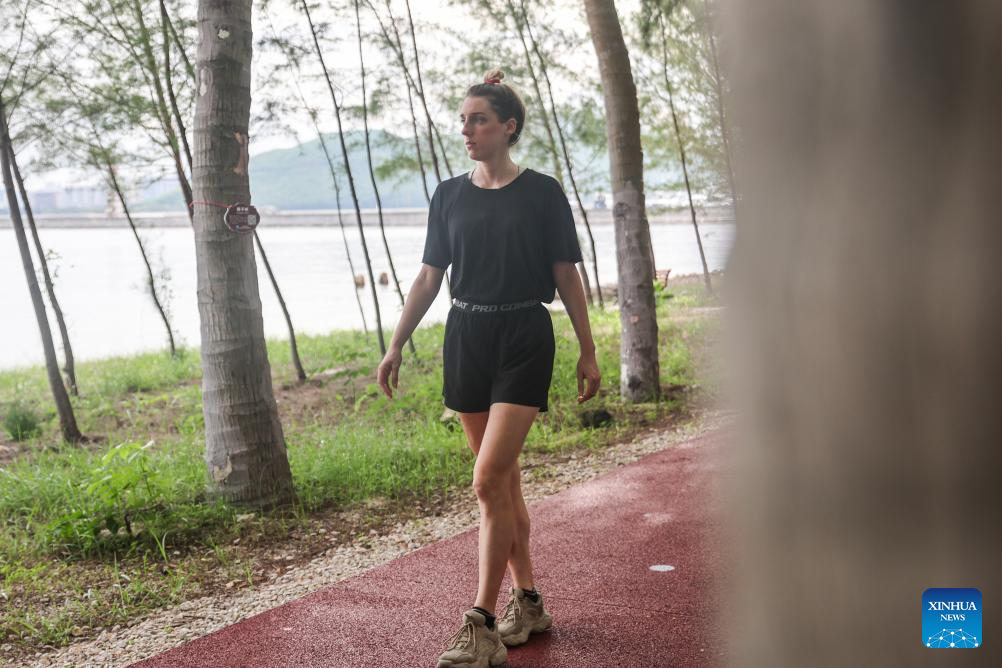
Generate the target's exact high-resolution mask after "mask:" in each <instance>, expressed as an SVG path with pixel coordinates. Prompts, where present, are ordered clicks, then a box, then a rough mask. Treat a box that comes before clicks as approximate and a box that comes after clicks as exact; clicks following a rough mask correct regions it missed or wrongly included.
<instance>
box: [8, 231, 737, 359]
mask: <svg viewBox="0 0 1002 668" xmlns="http://www.w3.org/2000/svg"><path fill="white" fill-rule="evenodd" d="M592 230H593V234H594V236H595V244H596V246H597V252H598V266H599V274H600V277H601V279H602V283H603V284H610V283H614V282H615V278H616V255H615V246H614V238H613V226H612V225H593V226H592ZM700 230H701V232H702V236H703V247H704V249H705V251H706V256H707V257H706V259H707V263H708V264H709V266H710V269H711V270H713V269H722V268H723V266H724V264H725V262H726V260H727V256H728V253H729V252H730V249H731V244H732V242H733V237H734V226H733V225H731V224H719V223H717V224H710V223H707V224H703V225H702V226H701V227H700ZM346 232H347V237H348V244H349V247H350V248H351V257H352V261H353V262H354V263H355V272H356V273H358V274H363V273H366V272H365V266H364V263H363V262H362V257H363V256H362V250H361V243H360V241H359V235H358V228H357V227H355V226H352V228H351V229H347V230H346ZM579 232H580V233H581V239H582V251H583V252H584V254H585V258H586V261H587V262H588V266H589V275H590V274H591V271H590V268H591V263H590V260H588V258H590V257H591V251H590V248H588V247H587V246H586V245H585V242H586V241H587V237H586V235H585V234H584V231H583V227H580V226H579ZM39 234H40V236H41V238H42V244H43V245H44V246H45V248H46V250H47V252H49V253H50V254H51V255H52V256H53V259H52V260H51V264H50V267H51V268H53V269H54V270H55V272H56V294H57V296H58V297H59V301H60V304H61V306H62V308H63V311H64V313H65V315H66V320H67V326H68V327H69V331H70V340H71V342H72V344H73V350H74V353H75V355H76V357H77V359H94V358H100V357H108V356H112V355H123V354H128V353H134V352H139V351H146V350H155V349H158V348H165V347H166V338H165V332H164V328H163V324H162V322H161V320H160V317H159V314H158V313H157V312H156V309H155V307H154V306H153V303H152V300H151V299H150V298H149V296H148V294H147V293H146V278H145V276H146V272H145V268H144V267H143V264H142V260H141V258H140V255H139V252H138V247H137V245H136V242H135V239H134V238H133V237H132V232H131V231H130V230H129V229H128V228H124V229H118V228H113V229H109V228H104V229H53V228H50V229H41V230H39ZM651 234H652V238H653V241H654V256H655V258H656V260H657V265H658V268H660V269H664V268H668V267H671V269H672V275H681V274H689V273H698V272H700V271H701V267H700V262H699V252H698V250H697V247H696V239H695V233H694V231H693V229H692V226H691V225H680V224H654V225H652V226H651ZM140 235H141V236H142V238H143V240H144V242H145V244H146V246H147V249H148V252H149V253H150V255H151V256H152V260H153V264H154V269H155V270H159V271H167V272H169V275H170V279H169V281H168V287H169V295H168V302H169V307H170V312H171V316H172V318H171V320H172V323H173V326H174V331H175V338H176V339H177V340H178V342H179V345H190V346H195V345H198V337H199V334H198V332H199V322H198V306H197V303H196V301H195V284H196V276H195V246H194V239H193V236H192V232H191V230H190V229H188V228H146V229H141V230H140ZM259 235H260V237H261V242H262V243H263V244H264V247H265V250H266V251H267V252H268V259H269V260H270V262H271V265H272V268H273V270H274V271H275V274H276V277H277V279H278V282H279V286H280V287H281V289H282V293H283V296H284V297H285V300H286V304H287V305H288V307H289V312H290V314H291V316H292V322H293V325H294V326H295V327H296V331H297V333H299V332H303V333H309V334H321V333H327V332H329V331H330V330H332V329H361V328H362V320H361V316H360V314H359V310H358V303H357V301H356V299H355V294H354V283H353V281H352V276H351V271H350V270H349V267H348V262H347V259H346V255H345V249H344V241H343V240H342V236H341V231H340V229H338V228H336V227H334V228H325V227H281V228H275V227H272V228H268V227H262V228H260V229H259ZM386 236H387V240H388V243H389V245H390V249H391V251H392V253H393V262H394V265H395V267H396V270H397V274H398V276H399V278H400V281H401V287H402V289H403V290H404V293H405V294H406V292H407V290H408V289H409V288H410V284H411V282H412V281H413V280H414V278H415V276H416V275H417V272H418V269H419V268H420V262H421V254H422V251H423V250H424V238H425V227H424V226H401V227H387V228H386ZM365 238H366V243H367V244H368V247H369V254H370V257H371V258H372V261H373V265H374V266H373V271H374V272H375V273H376V276H377V279H378V276H379V272H382V271H386V272H389V265H388V263H387V261H386V253H385V251H384V249H383V243H382V238H381V236H380V234H379V229H378V228H377V227H373V228H370V227H366V229H365ZM258 267H259V272H260V279H259V284H260V291H261V301H262V307H263V311H264V328H265V333H266V335H267V336H269V337H276V338H281V337H285V336H287V330H286V328H285V322H284V320H283V318H282V312H281V309H280V307H279V304H278V300H277V298H276V297H275V292H274V290H273V289H272V287H271V283H270V282H269V281H268V277H267V275H266V274H265V273H264V271H263V269H262V268H261V263H260V261H258ZM366 281H368V276H367V275H366ZM0 286H2V287H0V318H2V322H3V324H2V325H0V369H3V368H12V367H19V366H26V365H31V364H39V363H42V362H43V361H44V358H43V354H42V346H41V342H40V339H39V335H38V326H37V325H36V323H35V316H34V312H33V311H32V308H31V299H30V297H29V295H28V289H27V286H26V284H25V278H24V270H23V269H22V267H21V261H20V257H19V255H18V251H17V242H16V240H15V237H14V232H13V230H11V229H0ZM43 291H44V287H43ZM360 295H361V298H362V306H363V308H364V311H365V314H366V316H365V317H366V320H367V322H368V323H369V327H370V329H371V328H372V327H374V326H375V325H374V323H375V317H374V315H373V313H374V307H373V304H372V295H371V292H370V291H369V289H368V288H367V287H366V289H364V290H363V291H362V292H361V293H360ZM378 295H379V304H380V310H381V312H382V318H383V327H384V329H385V330H386V332H387V340H389V338H388V337H389V333H391V332H392V329H393V327H394V326H395V325H396V323H397V320H398V319H399V317H400V311H401V306H400V301H399V297H397V295H396V292H395V290H394V289H393V288H392V286H391V285H386V286H379V287H378ZM448 309H449V300H448V292H447V290H446V289H445V287H443V288H442V290H441V291H440V292H439V295H438V299H437V300H436V301H435V303H434V304H433V305H432V307H431V308H430V309H429V310H428V313H427V315H425V317H424V319H423V320H422V325H425V324H429V323H433V322H442V321H444V320H445V316H446V314H447V313H448ZM50 321H51V326H52V328H53V335H54V336H55V337H56V346H57V349H58V348H59V343H58V332H57V331H56V329H55V320H54V319H52V318H51V317H50Z"/></svg>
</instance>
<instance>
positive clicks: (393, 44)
mask: <svg viewBox="0 0 1002 668" xmlns="http://www.w3.org/2000/svg"><path fill="white" fill-rule="evenodd" d="M366 4H367V5H368V6H369V9H370V10H371V11H372V14H373V16H375V17H376V21H378V22H379V28H380V31H381V32H382V33H383V38H384V39H385V40H386V43H387V44H388V45H389V46H390V49H391V50H393V52H394V54H395V55H396V56H397V62H398V63H400V69H401V71H402V72H403V74H404V79H406V80H407V101H408V103H409V104H410V109H411V120H412V123H413V127H414V145H415V148H416V150H417V156H418V164H419V166H420V167H421V182H422V183H423V184H425V198H426V199H427V200H428V201H429V202H431V196H430V195H429V194H428V188H427V180H428V179H427V177H426V175H425V166H424V161H423V159H422V157H421V146H420V143H421V142H420V139H419V138H418V130H417V115H416V114H415V113H414V104H413V99H412V98H411V91H412V90H413V91H414V92H418V85H417V83H415V81H414V79H413V77H412V76H411V74H410V70H408V68H407V59H406V58H405V57H404V48H403V44H402V41H401V39H400V31H398V30H397V26H396V22H395V21H394V19H393V11H392V10H391V9H390V4H389V2H387V3H386V9H387V12H388V14H389V17H390V25H391V26H393V36H392V37H391V36H390V32H389V30H387V28H386V27H385V26H384V25H383V21H382V19H380V17H379V12H377V11H376V8H375V7H374V6H373V5H372V2H371V1H370V0H366ZM428 121H429V122H431V119H430V118H428ZM431 129H432V131H433V132H435V133H437V132H438V129H437V128H436V127H435V124H434V123H432V124H431ZM438 141H439V147H440V148H441V149H442V155H443V157H444V158H445V162H446V169H447V170H448V171H449V173H450V174H451V173H452V168H451V167H450V166H449V162H448V158H447V157H445V150H444V147H443V146H442V138H441V137H439V138H438ZM435 173H436V176H437V177H438V179H439V180H441V174H440V172H438V171H437V170H436V172H435ZM445 289H446V291H447V292H448V294H449V299H452V285H451V279H450V277H449V271H448V270H446V272H445Z"/></svg>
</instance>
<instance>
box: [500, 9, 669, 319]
mask: <svg viewBox="0 0 1002 668" xmlns="http://www.w3.org/2000/svg"><path fill="white" fill-rule="evenodd" d="M508 2H511V0H508ZM521 10H522V21H521V24H522V25H523V26H524V27H525V32H526V35H528V37H529V43H530V44H532V50H533V53H535V54H536V58H537V59H538V60H539V70H540V72H541V73H542V75H543V80H544V81H545V82H546V91H547V95H548V96H549V99H550V109H551V110H552V112H553V124H554V126H555V127H556V128H557V137H558V138H559V139H560V147H561V149H562V150H563V154H564V164H565V165H566V166H567V177H568V178H569V179H570V180H571V188H572V189H573V190H574V197H575V199H576V200H577V203H578V210H579V211H580V212H581V219H582V221H583V222H584V225H585V231H586V232H587V233H588V244H589V245H590V247H591V261H592V271H593V272H594V273H595V289H596V291H597V292H598V305H599V308H602V309H604V308H605V298H604V297H603V296H602V281H601V279H600V278H599V276H598V251H597V250H596V248H595V236H594V235H593V234H592V231H591V223H590V222H589V221H588V211H587V209H585V206H584V202H582V201H581V191H580V190H579V189H578V184H577V180H576V179H575V178H574V166H573V164H572V163H571V155H570V151H568V149H567V140H566V139H565V137H564V130H563V127H562V126H561V124H560V116H559V114H558V113H557V103H556V100H555V99H554V98H553V84H552V83H551V82H550V74H549V72H548V70H547V67H546V58H545V57H543V53H542V51H541V50H540V48H539V42H538V41H537V40H536V38H535V37H534V36H533V34H532V23H531V21H530V19H529V13H528V9H527V8H526V6H525V2H524V0H521ZM652 253H653V249H652ZM652 258H653V255H652ZM582 264H583V263H582ZM652 264H653V260H652ZM578 273H580V274H582V276H584V277H585V278H584V280H585V285H586V286H587V285H588V283H587V272H585V271H583V267H582V271H579V272H578ZM652 280H653V279H652ZM587 294H588V299H589V303H591V292H590V291H589V292H588V293H587Z"/></svg>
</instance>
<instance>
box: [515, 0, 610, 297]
mask: <svg viewBox="0 0 1002 668" xmlns="http://www.w3.org/2000/svg"><path fill="white" fill-rule="evenodd" d="M506 3H507V6H508V15H509V16H511V20H512V21H513V22H514V23H515V31H516V32H517V33H518V39H519V41H520V42H521V43H522V51H523V52H524V53H525V65H526V67H527V68H528V70H529V78H530V79H532V88H533V90H535V91H536V102H537V103H538V104H539V115H540V116H541V117H542V119H543V129H545V130H546V139H547V142H546V147H547V148H548V149H550V158H551V159H552V160H553V176H555V177H556V179H557V181H559V182H560V185H561V186H563V185H564V174H563V171H564V170H563V169H561V168H560V154H559V153H557V140H556V139H554V137H553V128H552V127H551V126H550V115H549V113H547V111H546V102H544V101H543V91H542V89H541V88H540V87H539V77H537V76H536V68H535V67H534V66H533V64H532V55H531V54H530V53H529V44H528V42H526V40H525V30H524V29H523V28H522V17H520V16H519V15H518V12H517V11H515V3H514V2H512V0H506ZM585 294H586V295H588V303H589V304H590V303H591V293H590V292H588V291H585Z"/></svg>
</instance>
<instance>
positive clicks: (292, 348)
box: [254, 230, 306, 383]
mask: <svg viewBox="0 0 1002 668" xmlns="http://www.w3.org/2000/svg"><path fill="white" fill-rule="evenodd" d="M254 243H256V244H257V250H258V252H259V253H260V254H261V261H262V262H264V270H265V272H266V273H267V274H268V280H270V281H271V286H272V287H273V288H274V289H275V294H276V295H277V296H278V303H279V305H280V306H281V307H282V313H283V314H284V315H285V326H286V327H288V329H289V352H290V356H291V357H292V366H293V368H294V369H295V370H296V378H298V379H299V382H300V383H302V382H305V381H306V371H304V370H303V362H302V360H301V359H299V346H298V345H296V330H295V329H294V328H293V327H292V318H291V317H290V316H289V309H288V308H287V307H286V305H285V299H284V298H283V297H282V291H281V290H279V289H278V279H276V278H275V272H273V271H272V270H271V263H270V262H268V254H267V253H265V252H264V246H262V245H261V237H259V236H258V234H257V230H254Z"/></svg>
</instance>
